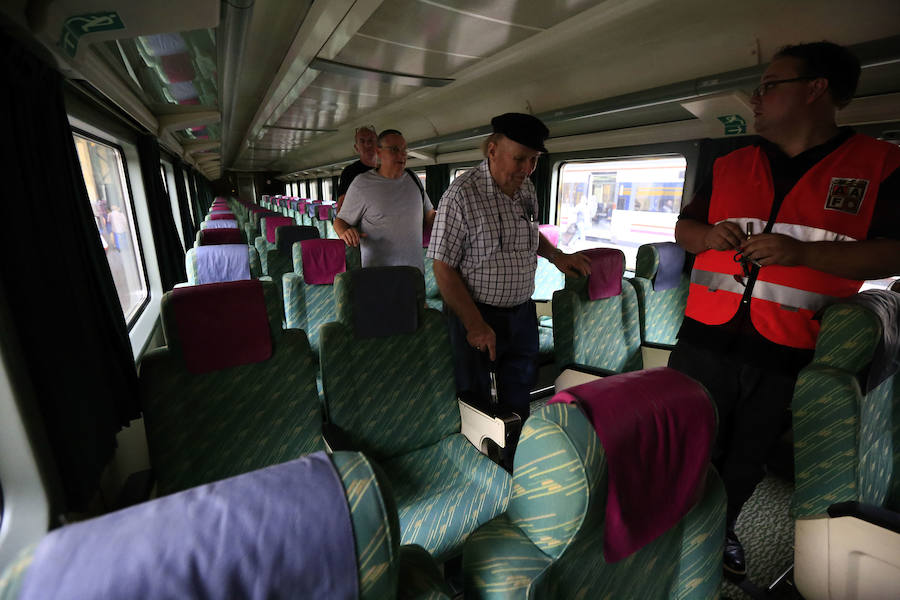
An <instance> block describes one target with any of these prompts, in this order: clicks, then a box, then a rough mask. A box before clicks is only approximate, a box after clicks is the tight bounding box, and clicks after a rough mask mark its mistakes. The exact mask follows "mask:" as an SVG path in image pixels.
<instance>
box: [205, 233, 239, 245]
mask: <svg viewBox="0 0 900 600" xmlns="http://www.w3.org/2000/svg"><path fill="white" fill-rule="evenodd" d="M246 243H247V240H246V239H244V232H243V231H241V230H240V229H203V230H201V231H200V245H201V246H216V245H218V244H246Z"/></svg>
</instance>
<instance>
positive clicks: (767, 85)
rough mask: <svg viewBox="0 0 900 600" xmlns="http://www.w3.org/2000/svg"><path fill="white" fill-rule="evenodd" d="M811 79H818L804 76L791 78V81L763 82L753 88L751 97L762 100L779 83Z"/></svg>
mask: <svg viewBox="0 0 900 600" xmlns="http://www.w3.org/2000/svg"><path fill="white" fill-rule="evenodd" d="M813 79H818V77H812V76H806V77H792V78H791V79H776V80H774V81H765V82H763V83H761V84H759V85H758V86H756V87H755V88H753V96H754V97H756V98H762V97H763V96H765V95H766V94H767V93H768V92H769V91H770V90H771V89H772V88H774V87H775V86H776V85H778V84H779V83H793V82H795V81H812V80H813Z"/></svg>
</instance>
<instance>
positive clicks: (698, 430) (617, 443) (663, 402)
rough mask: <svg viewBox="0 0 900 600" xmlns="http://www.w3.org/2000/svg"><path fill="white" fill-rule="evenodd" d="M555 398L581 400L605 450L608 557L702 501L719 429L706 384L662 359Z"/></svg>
mask: <svg viewBox="0 0 900 600" xmlns="http://www.w3.org/2000/svg"><path fill="white" fill-rule="evenodd" d="M555 402H564V403H567V404H576V405H578V406H579V407H580V408H581V409H582V410H583V411H584V413H585V415H586V416H587V417H588V419H589V420H590V421H591V423H592V424H593V425H594V430H595V431H596V432H597V437H599V438H600V443H601V444H602V446H603V449H604V451H605V452H606V461H607V466H608V485H609V489H608V494H607V500H606V521H605V535H604V540H603V556H604V558H605V559H606V560H607V562H615V561H618V560H621V559H623V558H626V557H628V556H630V555H631V554H633V553H634V552H636V551H638V550H640V549H641V548H642V547H644V546H645V545H647V544H649V543H650V542H652V541H653V540H655V539H656V538H658V537H659V536H660V535H662V534H663V533H665V532H666V531H668V530H669V529H671V528H672V527H674V526H675V525H676V524H677V523H678V521H680V520H681V519H682V518H683V517H684V516H685V515H686V514H687V513H688V512H689V511H690V510H691V508H692V507H693V506H694V504H696V502H697V500H698V499H699V497H700V494H702V492H703V489H704V486H705V481H706V472H707V469H708V468H709V455H710V449H711V447H712V443H713V438H714V437H715V431H716V417H715V411H714V410H713V405H712V402H711V401H710V399H709V397H708V396H707V393H706V390H705V389H704V388H703V386H702V385H700V384H699V383H697V382H696V381H694V380H693V379H691V378H690V377H688V376H687V375H684V374H682V373H679V372H678V371H675V370H673V369H669V368H667V367H659V368H657V369H648V370H646V371H633V372H631V373H623V374H621V375H614V376H611V377H606V378H604V379H598V380H597V381H592V382H590V383H585V384H583V385H578V386H575V387H572V388H569V389H567V390H563V391H562V392H559V393H558V394H556V396H554V397H553V399H552V400H551V401H550V403H555Z"/></svg>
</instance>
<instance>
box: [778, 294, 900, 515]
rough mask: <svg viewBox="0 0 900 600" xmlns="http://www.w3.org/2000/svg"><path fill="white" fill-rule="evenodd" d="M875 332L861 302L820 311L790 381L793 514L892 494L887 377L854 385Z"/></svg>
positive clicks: (875, 500) (872, 318)
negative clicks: (809, 357) (868, 387)
mask: <svg viewBox="0 0 900 600" xmlns="http://www.w3.org/2000/svg"><path fill="white" fill-rule="evenodd" d="M881 335H882V332H881V324H880V323H879V322H878V320H877V319H876V317H875V316H874V315H873V314H872V313H871V312H869V311H868V310H866V309H864V308H862V307H860V306H856V305H850V304H838V305H834V306H831V307H829V308H828V309H826V311H825V314H824V316H823V319H822V329H821V331H820V333H819V338H818V340H817V343H816V351H815V357H814V358H813V361H812V362H811V363H810V364H809V365H807V366H806V367H805V368H804V369H803V370H802V371H800V375H799V376H798V378H797V384H796V386H795V388H794V399H793V426H794V469H795V481H796V483H795V489H794V500H793V512H794V517H795V518H803V517H814V516H823V515H825V514H826V511H827V509H828V507H829V506H830V505H831V504H834V503H836V502H846V501H859V502H866V503H871V504H875V505H878V506H882V505H884V504H886V503H887V502H888V500H889V497H890V496H891V481H892V477H895V476H896V473H894V466H895V465H896V464H897V463H896V461H895V460H894V455H895V453H896V451H897V450H896V448H894V447H893V445H894V444H893V440H894V439H896V437H895V432H894V424H895V423H896V421H895V420H894V418H893V414H892V413H893V412H895V411H896V408H895V407H894V398H893V396H894V394H895V390H894V383H893V381H894V378H889V379H887V380H885V381H883V382H882V383H881V384H880V385H879V386H877V387H876V388H875V389H873V390H872V391H871V392H869V393H868V394H864V393H863V391H862V389H861V387H860V380H861V379H862V381H863V382H864V381H865V379H864V377H865V371H866V368H867V366H868V364H869V363H870V362H871V360H872V357H873V355H874V352H875V350H876V348H877V346H878V344H879V341H880V339H881Z"/></svg>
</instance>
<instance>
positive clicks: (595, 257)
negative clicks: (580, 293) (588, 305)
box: [581, 248, 625, 300]
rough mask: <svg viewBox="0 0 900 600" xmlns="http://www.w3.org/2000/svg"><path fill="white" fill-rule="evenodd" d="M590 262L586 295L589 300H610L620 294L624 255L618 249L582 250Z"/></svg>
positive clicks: (623, 272)
mask: <svg viewBox="0 0 900 600" xmlns="http://www.w3.org/2000/svg"><path fill="white" fill-rule="evenodd" d="M581 253H582V254H584V255H585V256H587V257H588V260H589V261H590V262H591V274H590V275H588V281H587V293H588V298H590V299H591V300H602V299H603V298H612V297H613V296H618V295H619V294H621V293H622V276H623V275H624V274H625V254H624V253H623V252H622V251H621V250H619V249H618V248H591V249H589V250H582V251H581Z"/></svg>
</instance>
